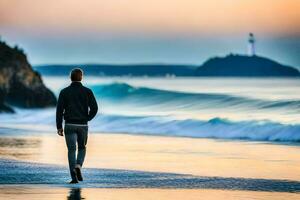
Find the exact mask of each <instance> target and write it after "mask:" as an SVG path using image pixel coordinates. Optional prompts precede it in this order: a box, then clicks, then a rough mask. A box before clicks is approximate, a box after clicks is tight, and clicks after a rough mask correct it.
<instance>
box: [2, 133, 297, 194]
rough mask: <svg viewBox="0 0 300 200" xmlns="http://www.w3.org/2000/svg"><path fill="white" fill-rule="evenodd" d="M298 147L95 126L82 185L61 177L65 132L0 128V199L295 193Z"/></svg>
mask: <svg viewBox="0 0 300 200" xmlns="http://www.w3.org/2000/svg"><path fill="white" fill-rule="evenodd" d="M299 150H300V147H299V146H297V145H296V144H294V145H293V144H290V145H284V144H274V143H262V142H245V141H226V140H213V139H196V138H195V139H194V138H176V137H157V136H138V135H126V134H95V133H94V134H93V133H92V134H90V135H89V141H88V149H87V158H86V162H85V166H84V167H85V169H84V170H85V171H84V173H85V176H86V181H84V183H82V184H80V185H78V186H76V187H78V188H81V190H80V192H79V190H75V189H74V188H70V186H69V185H67V184H65V183H66V182H67V181H68V179H69V177H68V176H69V175H68V171H67V151H66V147H65V141H64V138H62V137H58V136H56V135H55V133H53V134H47V133H43V134H41V135H40V136H37V135H35V136H26V135H22V136H21V135H19V136H13V137H12V136H7V135H5V136H1V137H0V158H1V160H0V163H1V164H2V166H1V167H2V169H5V172H2V173H0V175H1V176H2V179H1V180H2V181H1V180H0V183H1V185H0V199H2V198H3V199H4V198H5V199H35V198H36V199H66V198H67V197H68V198H67V199H80V198H77V197H78V193H80V196H81V197H84V198H85V199H99V198H101V199H120V198H122V199H133V200H134V199H171V198H172V199H202V198H204V199H223V198H226V199H299V198H300V194H299V192H300V182H298V181H299V180H300V154H299ZM48 173H50V175H49V174H48ZM18 174H19V175H18ZM51 174H52V175H53V177H52V179H48V180H47V177H49V176H51ZM22 176H24V177H22ZM28 177H29V178H28ZM8 184H9V185H8ZM117 188H119V189H117ZM120 188H123V189H120ZM72 195H73V196H72ZM69 196H71V197H69ZM74 196H75V197H74Z"/></svg>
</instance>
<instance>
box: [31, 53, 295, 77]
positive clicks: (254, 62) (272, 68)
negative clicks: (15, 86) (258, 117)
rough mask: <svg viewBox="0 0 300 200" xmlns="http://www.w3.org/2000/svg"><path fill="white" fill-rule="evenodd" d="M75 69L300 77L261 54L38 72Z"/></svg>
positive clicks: (63, 69)
mask: <svg viewBox="0 0 300 200" xmlns="http://www.w3.org/2000/svg"><path fill="white" fill-rule="evenodd" d="M74 66H80V67H81V68H82V69H83V70H84V71H85V74H86V75H93V76H149V77H166V76H183V77H186V76H189V77H191V76H194V77H201V76H202V77H203V76H225V77H230V76H232V77H300V72H299V70H298V69H296V68H293V67H290V66H287V65H283V64H280V63H278V62H276V61H273V60H271V59H269V58H264V57H261V56H257V55H252V56H248V55H238V54H230V55H228V56H225V57H215V58H211V59H208V60H207V61H206V62H204V63H203V64H202V65H201V66H193V65H172V64H169V65H168V64H133V65H129V64H126V65H112V64H72V65H41V66H36V67H35V69H36V70H37V71H39V72H40V73H41V74H42V75H50V76H65V75H68V74H69V72H70V70H71V69H72V68H73V67H74Z"/></svg>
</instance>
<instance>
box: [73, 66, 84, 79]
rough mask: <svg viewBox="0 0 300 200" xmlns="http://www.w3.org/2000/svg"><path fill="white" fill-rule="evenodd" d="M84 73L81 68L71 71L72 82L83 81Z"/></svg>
mask: <svg viewBox="0 0 300 200" xmlns="http://www.w3.org/2000/svg"><path fill="white" fill-rule="evenodd" d="M82 75H83V71H82V69H80V68H74V69H72V71H71V74H70V77H71V81H81V80H82Z"/></svg>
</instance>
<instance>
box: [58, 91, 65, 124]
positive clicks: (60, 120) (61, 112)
mask: <svg viewBox="0 0 300 200" xmlns="http://www.w3.org/2000/svg"><path fill="white" fill-rule="evenodd" d="M63 115H64V99H63V93H62V92H60V94H59V96H58V101H57V106H56V128H57V129H61V128H62V123H63Z"/></svg>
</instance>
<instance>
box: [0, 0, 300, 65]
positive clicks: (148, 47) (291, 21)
mask: <svg viewBox="0 0 300 200" xmlns="http://www.w3.org/2000/svg"><path fill="white" fill-rule="evenodd" d="M249 32H254V33H255V35H256V37H257V49H258V50H257V52H258V54H260V55H264V56H267V57H271V58H273V59H275V60H278V61H280V62H283V63H286V64H290V65H294V66H299V67H300V42H299V41H300V1H299V0H208V1H202V0H151V1H150V0H109V1H104V0H82V1H79V0H60V1H53V0H52V1H50V0H43V1H39V0H0V35H1V37H2V39H3V40H6V41H8V43H9V44H11V45H15V44H18V45H19V46H21V47H22V48H24V49H25V51H26V52H27V54H28V56H29V60H30V62H31V63H32V64H44V63H87V62H89V63H148V62H164V63H191V64H201V63H202V62H203V61H204V60H206V59H207V58H209V57H211V56H217V55H221V56H222V55H226V54H228V53H230V52H233V53H245V52H246V45H247V43H246V42H247V35H248V33H249Z"/></svg>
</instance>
